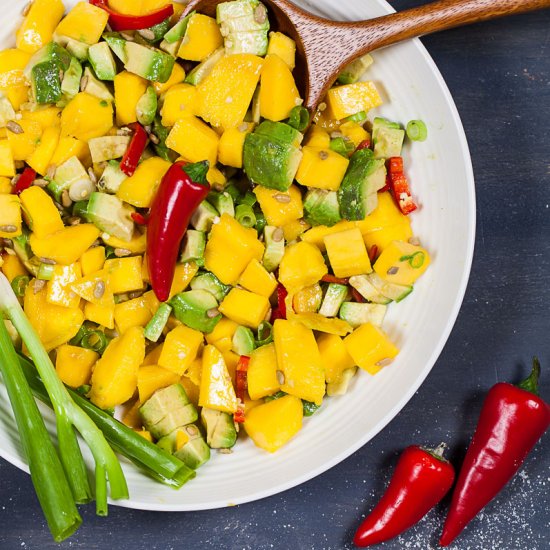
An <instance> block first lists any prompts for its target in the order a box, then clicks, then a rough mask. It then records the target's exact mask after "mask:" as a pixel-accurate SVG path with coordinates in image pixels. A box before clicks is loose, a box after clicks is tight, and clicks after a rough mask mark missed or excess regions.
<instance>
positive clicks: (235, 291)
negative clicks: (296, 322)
mask: <svg viewBox="0 0 550 550" xmlns="http://www.w3.org/2000/svg"><path fill="white" fill-rule="evenodd" d="M269 307H270V306H269V300H268V299H267V298H266V297H265V296H262V295H260V294H255V293H254V292H249V291H248V290H242V289H240V288H232V289H231V290H230V291H229V294H228V295H227V296H226V297H225V298H224V299H223V302H222V303H221V304H220V305H219V308H218V309H219V310H220V312H221V313H223V314H224V315H225V316H226V317H229V318H230V319H231V320H233V321H235V322H236V323H238V324H239V325H244V326H245V327H249V328H253V329H256V328H258V325H259V324H260V323H261V322H262V321H263V320H264V319H265V317H266V315H267V313H268V311H269Z"/></svg>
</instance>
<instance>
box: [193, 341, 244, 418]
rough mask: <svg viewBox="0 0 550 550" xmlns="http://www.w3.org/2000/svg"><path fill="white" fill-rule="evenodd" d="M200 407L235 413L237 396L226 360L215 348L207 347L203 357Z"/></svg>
mask: <svg viewBox="0 0 550 550" xmlns="http://www.w3.org/2000/svg"><path fill="white" fill-rule="evenodd" d="M199 405H200V406H201V407H208V408H209V409H215V410H217V411H223V412H227V413H230V414H232V413H234V412H235V411H236V410H237V396H236V395H235V389H234V388H233V384H232V383H231V376H230V375H229V372H228V370H227V365H226V364H225V360H224V358H223V356H222V354H221V353H220V351H218V350H217V349H216V348H215V347H214V346H211V345H207V346H205V348H204V352H203V355H202V374H201V383H200V394H199Z"/></svg>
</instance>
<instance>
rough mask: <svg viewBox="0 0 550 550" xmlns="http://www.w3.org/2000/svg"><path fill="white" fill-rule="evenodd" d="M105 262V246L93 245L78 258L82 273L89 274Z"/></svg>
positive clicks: (101, 266)
mask: <svg viewBox="0 0 550 550" xmlns="http://www.w3.org/2000/svg"><path fill="white" fill-rule="evenodd" d="M104 263H105V247H104V246H94V247H93V248H90V249H89V250H86V252H84V254H82V256H81V258H80V267H81V268H82V275H84V276H86V275H90V274H92V273H95V272H96V271H99V270H100V269H102V268H103V264H104Z"/></svg>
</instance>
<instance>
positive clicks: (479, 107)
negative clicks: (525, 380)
mask: <svg viewBox="0 0 550 550" xmlns="http://www.w3.org/2000/svg"><path fill="white" fill-rule="evenodd" d="M415 4H418V2H413V1H410V0H398V1H395V2H393V5H394V6H395V7H396V9H403V8H405V7H410V6H413V5H415ZM423 42H424V44H425V45H426V47H427V48H428V50H429V52H430V53H431V55H432V56H433V58H434V59H435V61H436V63H437V65H438V66H439V68H440V70H441V72H442V73H443V76H444V78H445V80H446V81H447V84H448V86H449V88H450V90H451V92H452V95H453V97H454V99H455V102H456V104H457V107H458V110H459V112H460V115H461V117H462V121H463V124H464V127H465V131H466V135H467V137H468V141H469V145H470V150H471V154H472V159H473V165H474V171H475V176H476V190H477V200H478V203H477V214H478V222H477V223H478V226H477V242H476V252H475V258H474V264H473V269H472V275H471V278H470V284H469V286H468V291H467V293H466V298H465V300H464V304H463V306H462V310H461V313H460V315H459V317H458V321H457V323H456V325H455V328H454V330H453V332H452V334H451V337H450V339H449V341H448V343H447V345H446V347H445V349H444V351H443V353H442V355H441V357H440V358H439V360H438V361H437V364H436V365H435V367H434V369H433V371H432V373H431V374H430V375H429V376H428V378H427V380H426V382H425V383H424V384H423V385H422V387H421V388H420V390H419V391H418V392H417V394H416V395H415V396H414V397H413V399H412V400H411V401H410V402H409V403H408V405H407V406H406V407H405V408H404V409H403V410H402V411H401V413H400V414H399V415H398V416H397V417H396V418H395V419H394V420H393V421H392V422H391V423H390V424H389V426H388V427H387V428H386V429H385V430H384V431H383V432H382V433H381V434H379V435H378V436H377V437H376V438H375V439H374V440H372V441H371V442H370V443H368V444H367V445H365V446H364V447H363V448H362V449H360V450H359V451H358V452H356V453H355V454H354V455H353V456H351V457H350V458H348V459H347V460H345V461H344V462H342V463H341V464H339V465H338V466H336V467H334V468H332V469H331V470H330V471H328V472H326V473H325V474H323V475H321V476H319V477H317V478H315V479H313V480H311V481H309V482H307V483H305V484H303V485H302V486H300V487H298V488H295V489H292V490H289V491H286V492H285V493H282V494H280V495H276V496H273V497H271V498H267V499H264V500H262V501H259V502H255V503H251V504H245V505H241V506H238V507H234V508H227V509H222V510H213V511H205V512H196V513H185V514H183V513H149V512H142V511H135V510H128V509H124V508H117V507H111V508H110V512H109V517H108V518H96V517H95V516H94V513H93V507H87V508H84V509H83V517H84V525H83V526H82V528H81V529H80V531H79V532H78V533H77V534H76V535H75V536H74V537H73V538H72V539H70V541H68V542H66V543H65V544H64V545H63V546H64V547H67V548H79V549H86V550H88V549H111V548H134V549H141V548H143V549H145V548H146V549H159V550H169V549H171V548H205V549H209V548H216V549H228V550H229V549H235V550H237V549H247V550H248V549H254V550H260V549H262V550H263V549H271V548H275V549H284V550H286V549H315V550H329V549H344V548H352V545H351V542H350V541H351V537H352V534H353V531H354V529H355V528H356V526H357V525H358V521H359V520H360V519H361V518H362V517H363V516H364V514H365V513H367V512H368V510H369V509H370V507H371V506H372V505H373V504H374V503H375V502H376V500H377V498H378V497H379V496H380V494H381V492H382V491H383V488H384V487H385V484H386V483H387V481H388V479H389V476H390V473H391V470H392V468H393V466H394V465H395V462H396V459H397V456H398V455H399V452H400V450H402V449H403V448H404V447H406V446H407V445H409V444H411V443H420V444H437V443H439V442H440V441H447V442H448V443H449V444H450V446H451V449H452V455H453V458H456V459H457V460H460V458H461V456H462V455H463V452H464V450H465V446H466V445H467V442H468V439H469V437H470V435H471V433H472V431H473V428H474V426H475V422H476V420H477V416H478V413H479V410H480V407H481V402H482V398H483V395H484V394H485V392H486V391H487V390H488V388H489V387H490V386H492V385H493V384H494V383H495V382H496V381H498V380H512V381H514V380H519V378H520V377H521V376H523V375H524V374H525V373H526V372H527V369H528V366H529V363H530V358H531V356H532V355H533V354H538V355H539V357H540V359H541V362H542V364H543V368H545V370H546V372H545V374H544V376H543V383H542V395H543V396H545V397H546V399H550V340H549V338H548V335H549V327H550V310H549V308H548V304H547V300H548V298H550V291H549V290H548V289H549V288H550V275H549V273H550V210H549V204H550V132H549V130H548V127H549V124H550V11H548V10H547V11H545V12H539V13H533V14H528V15H522V16H517V17H514V18H511V19H507V20H505V19H503V20H500V21H495V22H488V23H483V24H478V25H475V26H472V27H469V28H464V29H457V30H453V31H448V32H445V33H442V34H440V35H435V36H431V37H426V38H425V39H424V40H423ZM549 455H550V438H549V437H548V435H547V436H546V437H545V438H544V439H543V440H542V442H541V443H539V445H538V446H537V447H536V450H535V451H534V452H533V454H532V455H531V456H530V457H529V459H528V460H527V462H526V464H525V466H524V468H523V469H522V471H521V473H520V474H519V475H518V476H516V478H515V479H514V480H513V482H512V483H511V484H510V485H509V486H508V487H506V489H505V490H504V491H503V492H502V493H501V494H500V495H499V496H498V497H497V498H496V499H495V500H494V501H493V502H492V503H491V504H490V505H488V506H487V508H486V509H485V511H484V512H483V513H482V514H481V515H480V516H479V517H478V518H477V519H475V520H474V521H473V522H472V523H471V524H470V526H469V527H468V528H467V530H466V531H465V532H464V533H463V535H462V536H461V537H460V539H459V540H458V541H457V542H456V544H454V545H453V546H452V547H451V548H453V550H493V549H497V548H498V549H506V550H542V549H546V548H548V547H550V540H549V536H548V533H549V532H550V529H549V527H550V501H549V498H548V488H549V487H550V469H549V460H548V459H549ZM442 510H443V507H442V508H440V509H436V510H434V511H432V512H431V513H430V514H429V515H428V516H427V517H426V518H425V519H424V520H423V521H421V522H420V523H419V524H418V525H417V526H415V527H414V528H413V529H411V530H410V531H409V532H407V533H406V534H404V535H402V536H401V537H399V538H398V539H397V540H394V541H391V542H389V543H386V544H384V545H381V546H380V548H384V549H401V548H421V549H427V548H436V547H437V536H438V534H439V532H440V530H441V525H442ZM56 547H57V545H56V544H54V543H53V542H52V541H51V539H50V535H49V533H48V530H47V527H46V525H45V523H44V520H43V518H42V515H41V512H40V509H39V507H38V504H37V501H36V498H35V496H34V492H33V488H32V485H31V481H30V478H29V477H28V476H27V474H24V473H22V472H21V471H19V470H18V469H16V468H15V467H13V466H11V465H10V464H8V463H6V462H5V461H3V460H2V459H0V549H2V550H4V549H5V550H12V549H16V548H30V549H33V550H34V549H48V548H56Z"/></svg>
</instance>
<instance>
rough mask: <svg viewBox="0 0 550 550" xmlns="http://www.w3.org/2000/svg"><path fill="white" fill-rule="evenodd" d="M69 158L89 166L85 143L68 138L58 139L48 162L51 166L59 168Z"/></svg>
mask: <svg viewBox="0 0 550 550" xmlns="http://www.w3.org/2000/svg"><path fill="white" fill-rule="evenodd" d="M71 157H76V158H78V160H79V161H80V162H81V163H82V164H83V165H85V166H89V165H90V164H91V158H90V148H89V147H88V144H87V143H86V142H85V141H82V140H80V139H76V138H74V137H70V136H66V137H62V138H60V140H59V142H58V144H57V147H56V149H55V152H54V154H53V157H52V159H51V161H50V162H51V164H55V165H56V166H59V165H61V164H63V163H64V162H66V161H67V160H69V159H70V158H71Z"/></svg>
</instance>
